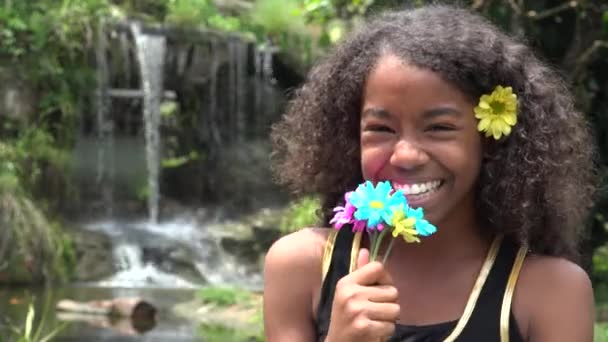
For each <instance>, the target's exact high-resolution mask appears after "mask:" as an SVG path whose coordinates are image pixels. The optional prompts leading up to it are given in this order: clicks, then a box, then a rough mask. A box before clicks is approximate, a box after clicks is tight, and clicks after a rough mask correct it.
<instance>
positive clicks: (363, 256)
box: [357, 248, 369, 268]
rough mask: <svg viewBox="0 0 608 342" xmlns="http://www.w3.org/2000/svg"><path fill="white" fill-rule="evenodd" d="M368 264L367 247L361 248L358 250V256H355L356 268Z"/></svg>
mask: <svg viewBox="0 0 608 342" xmlns="http://www.w3.org/2000/svg"><path fill="white" fill-rule="evenodd" d="M367 264H369V250H368V249H367V248H361V249H360V250H359V256H358V257H357V268H361V267H363V266H365V265H367Z"/></svg>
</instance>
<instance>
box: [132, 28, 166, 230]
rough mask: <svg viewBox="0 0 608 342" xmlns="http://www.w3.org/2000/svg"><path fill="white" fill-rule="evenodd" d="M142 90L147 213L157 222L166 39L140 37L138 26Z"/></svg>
mask: <svg viewBox="0 0 608 342" xmlns="http://www.w3.org/2000/svg"><path fill="white" fill-rule="evenodd" d="M131 32H132V34H133V39H134V41H135V48H136V51H137V59H138V60H139V70H140V75H141V86H142V89H143V111H144V126H145V132H146V161H147V166H148V211H149V215H150V221H151V222H153V223H155V222H158V206H159V200H160V189H159V176H160V102H161V98H162V94H163V70H164V69H163V64H164V60H165V51H166V38H165V37H164V36H162V35H149V34H144V33H142V30H141V27H140V24H139V23H132V24H131Z"/></svg>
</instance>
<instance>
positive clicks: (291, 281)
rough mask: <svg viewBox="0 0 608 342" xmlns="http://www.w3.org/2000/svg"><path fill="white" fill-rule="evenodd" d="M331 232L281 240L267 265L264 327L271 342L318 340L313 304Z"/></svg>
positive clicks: (307, 231) (305, 232)
mask: <svg viewBox="0 0 608 342" xmlns="http://www.w3.org/2000/svg"><path fill="white" fill-rule="evenodd" d="M329 231H330V230H329V229H321V228H317V229H310V228H309V229H303V230H300V231H297V232H295V233H291V234H289V235H286V236H284V237H282V238H280V239H279V240H277V241H276V242H275V243H274V244H273V245H272V246H271V247H270V249H269V250H268V253H267V254H266V259H265V262H264V326H265V332H266V337H267V339H268V341H310V340H313V339H314V336H315V335H314V326H313V315H314V313H313V311H314V310H313V302H314V297H315V295H316V293H317V292H318V288H319V287H320V283H321V262H322V261H321V259H322V255H323V250H324V246H325V241H326V240H327V236H328V234H329Z"/></svg>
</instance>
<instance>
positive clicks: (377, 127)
mask: <svg viewBox="0 0 608 342" xmlns="http://www.w3.org/2000/svg"><path fill="white" fill-rule="evenodd" d="M363 131H366V132H379V133H395V130H394V129H392V128H390V127H389V126H387V125H382V124H369V125H366V126H365V127H364V129H363Z"/></svg>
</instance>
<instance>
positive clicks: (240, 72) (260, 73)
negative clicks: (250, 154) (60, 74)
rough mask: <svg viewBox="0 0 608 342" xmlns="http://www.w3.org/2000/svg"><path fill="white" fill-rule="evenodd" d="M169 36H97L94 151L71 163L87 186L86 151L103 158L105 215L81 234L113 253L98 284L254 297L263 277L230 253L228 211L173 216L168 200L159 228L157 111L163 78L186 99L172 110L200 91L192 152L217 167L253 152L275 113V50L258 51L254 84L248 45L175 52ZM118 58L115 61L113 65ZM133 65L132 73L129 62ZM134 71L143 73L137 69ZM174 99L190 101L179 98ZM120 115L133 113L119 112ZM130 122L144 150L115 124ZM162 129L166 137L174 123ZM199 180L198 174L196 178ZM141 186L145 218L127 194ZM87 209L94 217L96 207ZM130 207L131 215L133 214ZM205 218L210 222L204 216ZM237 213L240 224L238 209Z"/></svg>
mask: <svg viewBox="0 0 608 342" xmlns="http://www.w3.org/2000/svg"><path fill="white" fill-rule="evenodd" d="M124 28H126V30H125V29H124ZM152 31H154V32H153V33H152ZM165 34H171V33H170V32H168V31H164V29H163V28H155V27H147V28H145V29H144V28H143V27H140V25H139V24H137V23H129V24H128V25H126V26H125V25H122V26H120V27H119V31H118V32H113V33H112V34H111V35H110V34H108V33H107V32H106V33H103V34H101V36H100V39H99V45H98V51H97V54H96V57H97V61H98V62H97V65H98V78H99V85H98V88H97V95H98V97H97V99H98V112H97V118H96V125H97V128H98V130H97V132H96V133H97V138H98V141H99V142H98V143H97V145H96V146H93V144H90V143H89V142H87V141H86V140H85V141H83V142H82V143H81V146H80V150H79V153H78V159H77V162H78V163H80V170H81V172H82V174H85V175H88V176H91V175H92V174H93V172H90V170H91V166H90V165H91V164H92V161H91V160H90V159H91V157H92V156H93V155H94V154H93V153H91V151H92V149H93V148H96V150H95V151H97V152H98V154H99V158H98V161H97V163H96V164H95V165H96V171H95V172H96V177H97V178H98V182H96V183H95V184H96V186H97V187H100V190H101V191H102V193H103V194H104V195H103V196H102V197H103V202H104V208H106V209H108V210H107V211H104V212H103V213H99V212H94V213H95V214H97V213H99V214H102V215H101V216H102V217H101V218H100V217H95V218H94V219H93V220H91V217H86V216H85V217H84V218H79V219H81V220H83V221H84V222H83V223H82V226H83V228H84V229H85V230H89V231H96V232H101V233H103V235H105V236H107V237H109V239H110V241H111V244H112V253H113V255H112V257H113V259H114V267H115V273H114V274H113V275H111V276H108V277H106V278H105V279H104V280H102V281H101V282H96V283H95V284H96V285H101V286H108V287H126V288H131V287H186V288H190V287H196V286H200V285H202V284H205V283H211V284H232V285H240V286H244V287H251V288H259V287H260V286H261V276H260V274H259V265H258V264H257V263H256V260H257V259H255V258H254V257H252V258H251V260H249V259H246V260H244V259H243V257H242V255H241V254H239V253H238V248H237V250H236V252H235V249H234V248H235V247H231V246H235V245H230V243H232V242H230V241H234V240H238V239H239V237H240V235H241V234H242V233H241V232H236V231H227V230H230V229H229V228H228V229H227V230H226V228H225V226H222V225H224V224H225V223H226V222H227V220H228V219H238V217H235V215H232V214H231V213H230V211H231V210H233V211H234V209H230V210H227V209H226V208H223V207H221V204H219V203H218V206H219V207H216V208H213V209H212V208H210V207H206V208H204V209H203V208H193V207H191V206H187V205H184V206H182V205H181V204H180V205H178V207H177V209H176V208H172V209H171V207H170V204H171V202H170V200H171V197H169V195H167V197H168V199H167V201H166V203H167V204H168V206H167V208H169V209H167V211H163V213H164V214H163V219H162V220H161V222H159V220H158V216H159V197H160V192H159V176H160V162H159V161H160V157H161V150H162V149H161V139H160V127H159V126H160V125H161V122H160V119H161V118H160V103H161V99H162V98H163V95H164V93H165V92H164V86H163V85H164V82H163V74H165V73H166V75H167V77H168V78H167V83H166V84H167V88H168V89H169V90H171V91H172V92H173V93H174V94H178V95H177V96H183V95H184V94H185V96H187V98H184V97H182V98H178V102H179V101H182V102H180V106H181V105H182V104H183V102H185V103H186V104H187V103H192V102H194V101H192V100H193V97H192V96H193V95H192V94H193V93H194V94H196V93H195V92H190V90H191V89H192V88H188V89H186V88H180V86H182V85H184V84H189V86H194V87H195V88H194V89H196V90H197V91H200V94H201V95H202V98H203V99H204V101H205V102H203V103H201V102H198V103H197V106H196V107H192V108H196V110H198V111H199V112H200V117H199V122H200V126H199V127H198V128H195V130H196V131H197V134H198V135H199V136H198V137H197V139H201V141H203V142H204V145H203V146H204V147H203V148H202V150H199V148H201V147H200V146H193V147H189V148H192V149H193V150H194V151H197V152H201V154H203V155H205V154H206V155H207V156H209V155H213V156H214V157H216V158H217V159H216V160H220V161H221V158H222V157H224V152H226V153H227V154H228V153H230V152H228V151H234V150H238V149H243V148H244V147H249V146H248V145H251V141H249V139H250V138H251V139H252V141H253V139H258V140H261V139H264V137H263V136H261V135H260V134H258V133H252V132H264V131H265V130H264V129H265V128H266V126H267V125H268V123H269V117H270V116H271V115H272V112H273V111H274V108H275V107H274V105H275V104H276V103H277V102H275V99H276V98H277V95H276V92H274V91H275V90H274V89H273V86H272V85H271V82H272V81H273V79H272V50H271V49H269V48H264V49H259V50H258V49H256V50H255V52H254V56H255V61H251V62H252V64H254V67H255V74H254V75H249V73H248V65H249V62H250V61H249V59H248V58H249V56H248V51H249V49H248V48H249V45H248V44H250V43H248V42H244V41H242V40H240V39H237V38H235V37H221V36H209V37H207V36H205V40H201V41H199V42H197V43H183V42H178V43H176V41H175V40H172V39H167V38H165V36H164V35H165ZM131 37H132V39H130V38H131ZM172 37H175V36H172ZM112 39H114V40H112ZM112 44H114V45H112ZM167 44H169V47H167ZM171 44H175V45H171ZM117 53H118V54H120V55H119V56H116V54H117ZM133 57H135V58H136V59H137V63H136V61H131V59H132V58H133ZM117 61H118V62H117ZM135 64H139V68H137V65H135ZM111 67H118V68H119V72H118V73H117V72H116V70H114V72H112V71H113V70H110V69H111ZM171 68H173V69H171ZM137 71H139V74H140V78H141V88H142V89H132V87H133V84H131V81H130V80H134V79H135V75H136V74H137V73H138V72H137ZM124 73H129V74H130V73H133V75H123V74H124ZM175 80H178V81H177V82H175ZM172 82H173V83H172ZM174 87H176V88H174ZM198 87H200V88H198ZM180 90H188V91H186V92H185V93H181V94H180V93H179V91H180ZM110 100H112V101H110ZM184 100H185V101H184ZM194 100H196V95H195V96H194ZM199 101H200V100H199ZM139 102H141V103H142V105H143V120H141V119H140V116H139V115H140V114H139V113H140V112H139ZM250 104H251V106H250ZM120 106H122V107H120ZM119 108H120V109H124V108H134V109H135V110H133V111H132V112H129V111H124V112H123V111H120V110H119V111H117V109H119ZM180 109H181V108H180ZM127 116H129V117H132V118H134V119H135V120H141V121H142V122H143V123H142V124H143V126H142V127H143V132H144V133H145V146H144V142H143V141H142V139H140V136H139V135H138V134H139V132H141V131H138V130H137V129H135V130H129V133H125V131H124V126H123V128H121V123H120V120H124V119H125V118H126V117H127ZM129 122H131V121H129ZM163 125H167V127H168V128H169V127H170V120H167V121H165V122H163ZM138 127H139V126H138ZM163 127H164V126H163ZM121 129H122V130H121ZM133 132H135V133H133ZM167 141H169V140H168V138H167ZM231 148H233V149H234V150H230V149H231ZM144 155H145V160H144V158H143V156H144ZM202 159H204V158H202ZM203 161H204V160H203ZM201 165H203V166H201V168H199V169H198V170H201V169H202V170H205V169H204V164H203V163H201ZM247 166H248V167H249V166H250V165H249V164H247ZM228 168H230V166H228V167H227V168H223V169H221V170H222V171H221V172H225V171H230V170H228ZM235 168H239V169H240V168H242V166H235ZM146 169H147V175H146ZM253 173H255V172H252V174H253ZM167 174H169V171H167ZM167 174H165V176H166V175H167ZM205 176H206V175H205V174H204V173H196V174H195V175H193V177H205ZM209 177H217V175H209ZM143 179H145V180H146V184H147V189H148V196H147V200H148V205H147V208H148V215H147V216H146V217H144V215H143V214H142V213H141V211H140V209H139V208H140V204H139V203H140V202H139V201H140V199H139V198H137V200H134V199H133V198H134V195H133V194H134V189H133V188H132V187H134V185H135V186H137V187H139V183H138V182H140V181H141V180H143ZM208 179H214V178H208ZM218 179H219V178H218ZM222 182H223V183H221V182H219V181H218V182H217V183H212V184H213V186H217V187H218V189H219V191H220V192H221V191H224V190H223V188H222V187H224V186H226V184H225V183H226V182H225V180H224V181H222ZM228 185H231V184H228ZM232 189H235V188H234V187H233V188H232ZM95 190H97V189H95ZM232 191H234V190H232ZM237 191H240V190H237ZM203 199H204V198H203ZM93 206H94V207H95V208H97V204H96V203H95V204H94V205H93ZM130 206H132V207H133V208H135V209H129V207H130ZM142 209H143V208H142ZM201 211H203V212H206V213H207V214H204V215H201V214H200V212H201ZM236 212H237V214H240V212H239V208H236ZM237 225H238V222H237ZM218 227H221V228H218ZM227 241H228V242H227Z"/></svg>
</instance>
